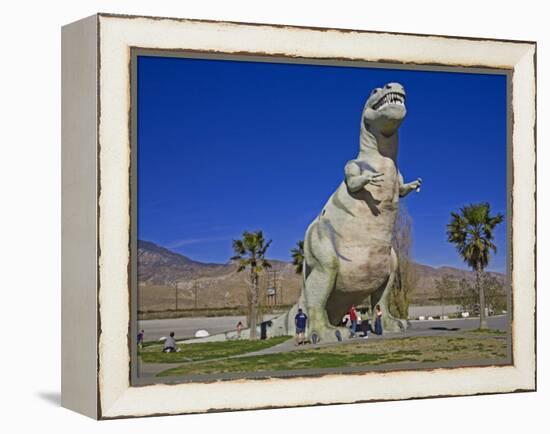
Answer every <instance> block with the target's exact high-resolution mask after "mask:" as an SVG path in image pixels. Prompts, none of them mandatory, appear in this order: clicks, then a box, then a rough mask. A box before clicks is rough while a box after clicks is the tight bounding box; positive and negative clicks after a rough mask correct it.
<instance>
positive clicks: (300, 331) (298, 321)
mask: <svg viewBox="0 0 550 434" xmlns="http://www.w3.org/2000/svg"><path fill="white" fill-rule="evenodd" d="M306 323H307V315H306V314H305V313H304V312H303V311H302V309H301V308H300V309H298V313H297V314H296V316H295V317H294V324H295V325H296V345H300V344H303V343H304V340H305V333H306Z"/></svg>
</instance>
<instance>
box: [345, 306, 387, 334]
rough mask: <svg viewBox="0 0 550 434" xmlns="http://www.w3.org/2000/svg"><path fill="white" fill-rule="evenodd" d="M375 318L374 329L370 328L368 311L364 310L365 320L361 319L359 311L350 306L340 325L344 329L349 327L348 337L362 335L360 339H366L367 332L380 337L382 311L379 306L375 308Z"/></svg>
mask: <svg viewBox="0 0 550 434" xmlns="http://www.w3.org/2000/svg"><path fill="white" fill-rule="evenodd" d="M375 312H376V317H375V319H374V328H373V327H372V325H371V323H370V321H369V319H368V315H369V312H368V310H365V311H364V312H363V313H364V314H366V315H367V318H365V319H363V318H362V317H361V311H359V310H357V309H356V307H355V305H352V306H351V307H350V309H349V311H348V313H347V314H346V315H344V317H343V318H342V325H343V326H344V327H349V329H350V337H351V338H354V337H359V334H360V333H362V337H363V338H365V339H368V337H369V332H371V333H374V334H376V335H379V336H380V335H382V309H381V307H380V305H379V304H377V305H376V307H375Z"/></svg>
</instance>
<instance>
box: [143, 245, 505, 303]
mask: <svg viewBox="0 0 550 434" xmlns="http://www.w3.org/2000/svg"><path fill="white" fill-rule="evenodd" d="M270 262H271V264H272V269H271V272H270V273H264V274H263V275H262V278H261V282H260V284H261V288H262V289H263V291H265V290H266V288H268V287H270V288H271V287H275V288H276V289H277V298H278V299H277V302H278V304H293V303H295V302H296V300H297V299H298V297H299V295H300V290H301V287H302V276H301V275H298V274H296V272H295V269H294V266H293V265H292V263H290V262H284V261H279V260H270ZM414 267H415V271H416V275H417V276H418V284H417V287H416V288H415V289H414V290H413V291H412V294H411V300H412V302H413V303H414V302H415V301H416V302H420V301H422V300H427V299H430V298H435V297H436V290H435V281H436V280H437V279H440V278H442V277H443V276H445V275H446V276H449V277H451V278H452V279H456V280H459V279H463V278H464V279H467V280H473V279H474V276H475V275H474V273H473V272H471V271H468V270H461V269H458V268H454V267H438V268H435V267H431V266H429V265H423V264H418V263H415V264H414ZM491 274H492V275H494V276H496V277H497V278H499V279H501V280H502V281H503V282H504V280H505V275H504V274H501V273H491ZM138 282H139V309H140V311H149V310H163V309H166V306H172V305H173V303H174V298H175V296H174V294H175V292H174V291H177V294H178V298H179V303H180V308H183V307H187V308H189V307H200V308H212V307H231V306H242V305H245V304H246V297H247V296H246V290H247V284H246V283H245V274H244V273H237V264H236V263H235V262H228V263H226V264H215V263H204V262H199V261H195V260H193V259H191V258H188V257H187V256H184V255H181V254H179V253H176V252H173V251H171V250H169V249H167V248H164V247H162V246H159V245H157V244H155V243H152V242H150V241H142V240H140V241H138ZM176 288H177V290H176Z"/></svg>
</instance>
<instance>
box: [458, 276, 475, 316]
mask: <svg viewBox="0 0 550 434" xmlns="http://www.w3.org/2000/svg"><path fill="white" fill-rule="evenodd" d="M458 294H459V295H458V298H457V303H458V304H460V307H461V309H462V311H463V312H474V311H475V310H476V307H479V293H478V292H477V288H476V285H475V283H472V282H470V281H468V280H467V279H464V278H463V279H460V281H459V282H458Z"/></svg>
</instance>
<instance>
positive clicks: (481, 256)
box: [447, 202, 504, 328]
mask: <svg viewBox="0 0 550 434" xmlns="http://www.w3.org/2000/svg"><path fill="white" fill-rule="evenodd" d="M503 220H504V216H503V215H502V214H500V213H499V214H497V215H495V216H493V215H491V206H490V205H489V204H488V203H486V202H485V203H480V204H472V205H467V206H464V207H462V208H461V209H460V212H458V213H456V212H452V213H451V222H450V223H449V224H448V225H447V240H448V241H449V242H450V243H452V244H454V245H455V247H456V249H457V251H458V254H459V255H460V257H461V258H462V259H463V260H464V262H466V264H468V266H469V267H470V268H472V269H473V270H474V271H475V273H476V289H477V292H478V294H479V327H480V328H487V318H486V315H485V291H484V287H483V285H482V284H481V275H482V273H483V270H485V268H486V267H487V265H488V264H489V259H490V253H491V251H492V252H494V253H496V251H497V248H496V245H495V243H494V242H493V240H494V235H493V231H494V229H495V227H496V226H497V225H498V224H500V223H501V222H502V221H503Z"/></svg>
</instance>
